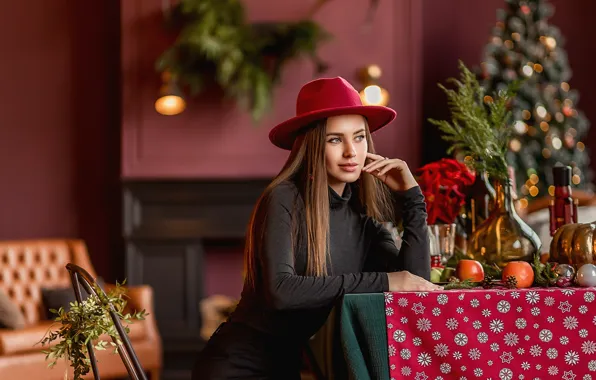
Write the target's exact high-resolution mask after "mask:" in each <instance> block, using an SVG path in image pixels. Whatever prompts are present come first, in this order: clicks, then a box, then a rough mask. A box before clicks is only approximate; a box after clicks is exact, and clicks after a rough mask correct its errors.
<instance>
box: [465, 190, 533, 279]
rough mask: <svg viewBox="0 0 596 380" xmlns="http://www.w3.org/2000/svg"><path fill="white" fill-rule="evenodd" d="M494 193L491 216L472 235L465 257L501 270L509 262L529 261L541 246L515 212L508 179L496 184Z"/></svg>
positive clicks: (530, 229)
mask: <svg viewBox="0 0 596 380" xmlns="http://www.w3.org/2000/svg"><path fill="white" fill-rule="evenodd" d="M495 190H496V197H495V203H494V205H493V208H492V210H491V213H490V215H489V217H488V219H486V220H485V221H484V222H482V224H480V225H479V226H478V228H477V229H476V230H475V231H474V233H473V234H472V237H471V239H470V246H469V247H468V254H469V255H470V256H471V257H473V258H474V259H475V260H478V261H481V262H485V263H487V264H497V265H498V266H499V267H501V268H503V267H504V266H505V265H507V263H509V262H511V261H527V262H531V261H532V260H533V258H534V254H535V253H536V252H538V251H539V250H540V248H541V247H542V243H541V241H540V238H539V237H538V235H537V234H536V232H534V230H532V228H530V226H529V225H527V224H526V222H524V221H523V220H522V219H521V217H520V216H519V215H518V214H517V212H516V211H515V206H514V203H513V196H512V183H511V180H510V179H507V180H503V181H497V182H496V183H495Z"/></svg>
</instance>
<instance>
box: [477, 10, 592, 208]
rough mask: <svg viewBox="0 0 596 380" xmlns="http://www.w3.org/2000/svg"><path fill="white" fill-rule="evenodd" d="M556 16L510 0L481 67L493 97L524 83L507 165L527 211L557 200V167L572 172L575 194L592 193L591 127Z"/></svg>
mask: <svg viewBox="0 0 596 380" xmlns="http://www.w3.org/2000/svg"><path fill="white" fill-rule="evenodd" d="M553 13H554V7H553V6H552V4H550V3H549V2H548V1H547V0H506V7H505V9H501V10H499V11H498V22H497V24H496V26H495V28H494V30H493V34H492V37H491V39H490V42H489V43H488V45H487V47H486V50H485V61H484V62H483V63H482V67H481V80H482V86H483V87H485V88H486V90H487V94H491V93H495V92H498V91H499V90H502V89H505V88H507V86H508V85H509V84H511V83H512V82H516V81H519V82H520V83H521V87H520V89H519V91H518V93H517V96H516V97H515V98H514V99H513V101H512V104H511V106H512V110H511V111H512V120H511V128H513V129H514V134H513V136H512V139H511V140H510V144H509V151H508V154H507V161H508V163H509V165H511V166H513V168H514V169H515V174H516V178H515V180H516V185H517V190H518V195H519V197H520V198H522V202H524V203H525V204H526V205H527V202H531V201H532V199H534V198H537V197H542V196H545V195H547V194H549V193H550V194H551V195H552V194H553V192H554V188H553V187H552V184H553V180H552V168H553V166H555V164H557V163H561V164H563V165H569V166H571V167H572V170H573V177H572V182H573V185H574V187H575V188H584V189H586V188H591V187H592V184H591V182H592V174H591V172H590V169H589V156H588V151H587V149H586V146H585V144H584V142H583V140H582V139H585V138H586V136H587V132H588V129H589V126H590V125H589V122H588V121H587V119H586V118H585V116H584V115H583V113H582V112H581V111H580V110H579V109H578V108H576V107H577V102H578V98H579V97H578V93H577V92H576V91H574V90H572V89H571V88H570V86H569V83H568V82H569V79H570V78H571V69H570V67H569V63H568V62H567V55H566V53H565V51H564V50H563V43H564V41H563V38H562V36H561V33H560V31H559V29H558V28H557V27H555V26H553V25H550V24H548V22H547V20H548V18H549V17H551V16H552V15H553ZM486 100H490V99H486Z"/></svg>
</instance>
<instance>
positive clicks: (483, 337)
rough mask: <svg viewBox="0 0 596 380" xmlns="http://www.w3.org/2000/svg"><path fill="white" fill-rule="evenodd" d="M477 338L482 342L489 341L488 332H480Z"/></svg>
mask: <svg viewBox="0 0 596 380" xmlns="http://www.w3.org/2000/svg"><path fill="white" fill-rule="evenodd" d="M476 338H477V339H478V342H480V343H482V344H484V343H486V342H488V334H487V333H485V332H481V333H478V335H477V336H476Z"/></svg>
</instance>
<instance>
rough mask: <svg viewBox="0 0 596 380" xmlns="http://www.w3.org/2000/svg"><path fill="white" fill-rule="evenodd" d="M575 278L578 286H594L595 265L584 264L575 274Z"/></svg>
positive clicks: (595, 279) (595, 278) (595, 284)
mask: <svg viewBox="0 0 596 380" xmlns="http://www.w3.org/2000/svg"><path fill="white" fill-rule="evenodd" d="M575 279H576V281H577V283H578V284H579V285H580V286H584V287H596V265H594V264H584V265H582V266H581V267H580V268H579V269H578V270H577V274H576V275H575Z"/></svg>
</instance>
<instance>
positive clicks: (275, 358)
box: [193, 77, 439, 380]
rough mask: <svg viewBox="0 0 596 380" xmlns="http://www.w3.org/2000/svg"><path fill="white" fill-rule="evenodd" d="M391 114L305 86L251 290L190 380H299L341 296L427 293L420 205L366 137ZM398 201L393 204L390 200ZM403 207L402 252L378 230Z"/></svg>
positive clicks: (266, 198) (253, 242) (405, 174)
mask: <svg viewBox="0 0 596 380" xmlns="http://www.w3.org/2000/svg"><path fill="white" fill-rule="evenodd" d="M395 116H396V113H395V111H393V110H392V109H390V108H386V107H376V106H362V103H361V101H360V97H359V95H358V92H357V91H356V90H355V89H354V88H353V87H352V86H351V85H350V84H349V83H348V82H347V81H345V80H344V79H342V78H339V77H337V78H324V79H318V80H314V81H312V82H309V83H307V84H306V85H305V86H304V87H303V88H302V89H301V91H300V93H299V95H298V101H297V116H296V117H294V118H292V119H290V120H287V121H285V122H284V123H282V124H280V125H278V126H276V127H275V128H273V129H272V130H271V133H270V135H269V137H270V140H271V142H272V143H273V144H274V145H276V146H278V147H280V148H282V149H287V150H290V151H291V152H290V155H289V158H288V160H287V162H286V164H285V165H284V167H283V169H282V170H281V172H280V173H279V174H278V175H277V176H276V177H275V178H274V179H273V181H272V182H271V184H270V185H269V186H268V187H267V188H266V189H265V191H264V192H263V194H262V196H261V197H260V199H259V200H258V201H257V204H256V206H255V209H254V212H253V215H252V217H251V220H250V223H249V226H248V231H247V236H246V248H245V269H246V273H245V275H246V277H245V285H244V289H243V292H242V298H241V300H240V302H239V304H238V306H237V308H236V310H235V311H234V313H233V314H232V315H231V317H230V318H229V320H228V321H227V322H226V323H224V324H222V325H221V326H220V328H219V329H218V331H216V333H215V334H214V335H213V336H212V338H211V339H210V341H209V342H208V343H207V346H206V348H205V349H204V350H203V352H202V353H201V356H200V358H199V360H198V361H197V364H196V366H195V369H194V372H193V379H194V380H198V379H205V380H207V379H208V380H211V379H218V380H219V379H222V380H223V379H287V380H294V379H300V366H301V351H302V348H303V347H304V345H305V344H306V342H307V341H308V339H309V337H311V336H312V335H313V334H314V333H315V332H316V331H317V330H318V329H319V328H320V327H321V326H322V325H323V324H324V323H325V320H326V318H327V316H328V314H329V312H330V311H331V309H332V307H333V306H334V304H335V303H336V301H338V300H339V299H340V298H341V297H342V296H343V295H344V294H348V293H372V292H385V291H408V290H411V291H432V290H436V289H439V287H438V286H436V285H434V284H432V283H430V282H428V281H427V280H428V278H429V276H430V274H429V272H430V255H429V250H428V240H427V232H426V209H425V203H424V198H423V196H422V193H421V191H420V188H419V187H418V184H417V183H416V181H415V179H414V177H413V175H412V173H411V172H410V170H409V169H408V166H407V165H406V163H405V162H403V161H401V160H398V159H387V158H385V157H382V156H380V155H377V154H375V153H374V148H373V143H372V139H371V135H370V133H371V132H373V131H376V130H378V129H379V128H381V127H383V126H385V125H387V124H388V123H390V122H391V121H392V120H393V119H394V118H395ZM392 196H393V197H392ZM394 199H396V200H398V201H399V203H401V205H400V206H401V210H402V221H403V226H404V235H403V244H402V248H401V250H398V249H397V248H396V246H395V243H394V240H393V238H392V235H391V234H390V232H389V231H387V230H386V229H385V228H384V227H383V226H382V224H381V223H380V222H381V221H392V220H393V200H394Z"/></svg>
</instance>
